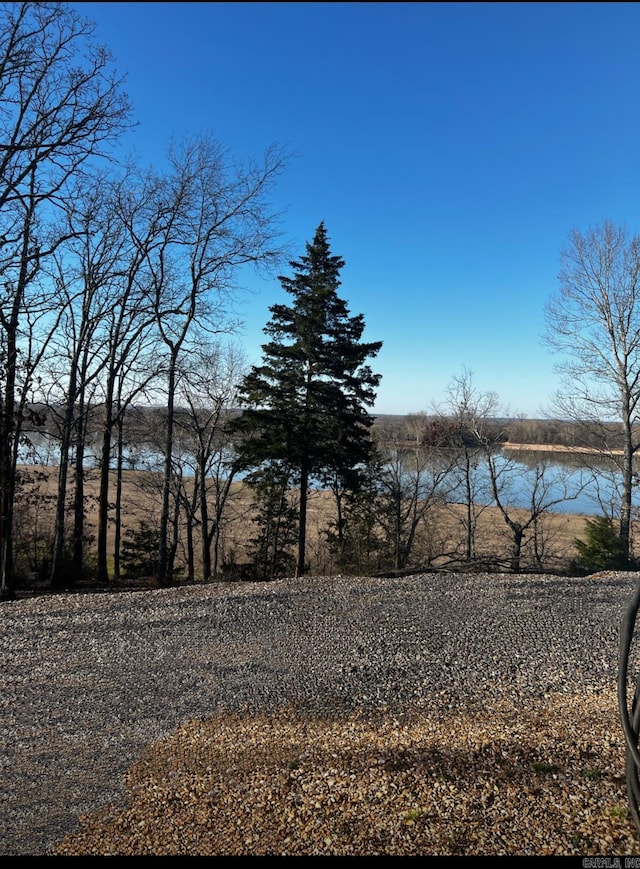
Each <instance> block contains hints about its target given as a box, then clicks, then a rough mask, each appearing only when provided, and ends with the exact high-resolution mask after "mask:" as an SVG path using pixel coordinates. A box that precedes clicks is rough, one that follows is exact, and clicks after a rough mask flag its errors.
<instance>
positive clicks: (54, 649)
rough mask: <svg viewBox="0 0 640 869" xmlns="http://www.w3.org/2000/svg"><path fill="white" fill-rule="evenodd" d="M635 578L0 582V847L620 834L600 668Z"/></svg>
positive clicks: (578, 845)
mask: <svg viewBox="0 0 640 869" xmlns="http://www.w3.org/2000/svg"><path fill="white" fill-rule="evenodd" d="M638 579H639V577H638V575H635V574H623V573H620V574H603V575H599V576H592V577H586V578H559V577H552V576H514V575H486V574H485V575H467V574H453V575H452V574H444V573H440V574H437V573H435V574H422V575H418V576H408V577H403V578H395V579H382V578H376V579H371V578H349V577H310V578H305V579H301V580H294V579H291V580H282V581H277V582H272V583H264V584H253V583H246V584H245V583H235V584H215V585H208V586H190V587H184V588H179V589H167V590H156V591H146V592H129V593H102V594H97V593H96V594H69V595H59V596H55V597H54V596H49V597H44V596H43V597H38V598H34V599H33V600H18V601H9V602H5V603H3V604H2V605H1V606H0V626H1V629H0V630H1V633H0V679H1V680H2V688H3V690H2V692H1V694H0V759H1V763H2V779H1V785H0V788H1V797H2V809H1V810H0V811H1V813H2V816H1V818H0V853H1V854H3V855H55V854H58V855H81V854H93V855H142V854H151V855H164V854H187V855H223V854H247V855H260V854H276V855H285V854H297V855H312V854H332V855H334V854H351V855H364V854H395V855H417V854H421V855H440V854H471V855H477V854H512V855H516V854H531V855H551V854H554V855H569V854H580V855H608V856H620V855H629V854H634V853H637V852H638V851H639V850H640V848H639V844H638V843H639V840H638V836H637V834H636V831H635V827H634V825H633V823H632V821H631V819H630V816H629V812H628V800H627V794H626V787H625V782H624V763H625V745H624V737H623V733H622V729H621V725H620V723H619V717H618V712H617V701H616V678H617V656H618V640H619V628H620V622H621V619H622V616H623V614H624V611H625V609H626V607H627V605H628V602H629V599H630V597H631V595H632V593H633V591H634V589H635V586H636V582H637V581H638ZM639 669H640V664H639V662H638V659H637V656H636V654H635V649H634V652H633V656H632V661H631V673H632V674H634V676H635V674H636V673H637V672H639Z"/></svg>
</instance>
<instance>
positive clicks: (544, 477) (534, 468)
mask: <svg viewBox="0 0 640 869" xmlns="http://www.w3.org/2000/svg"><path fill="white" fill-rule="evenodd" d="M58 449H59V448H58V445H57V443H56V441H55V440H54V439H53V438H49V437H47V436H46V435H38V436H37V437H36V438H32V444H31V446H30V447H29V448H28V449H27V448H24V449H23V450H22V451H21V454H20V459H19V461H20V462H21V463H24V464H42V465H54V466H55V465H57V464H58V462H59V455H58ZM124 458H125V464H124V466H125V469H127V470H152V471H161V470H162V468H163V458H162V455H161V453H159V452H158V451H157V449H155V448H153V447H150V446H147V445H144V444H140V445H130V446H129V447H127V449H126V450H125V453H124ZM495 458H496V462H497V466H498V467H499V468H500V471H501V477H500V480H501V484H503V489H502V493H501V499H502V502H503V503H504V504H505V506H509V507H523V508H525V509H526V508H530V506H531V502H532V493H533V492H534V491H535V488H536V481H537V487H538V492H540V489H541V487H543V488H544V501H545V504H547V505H549V506H548V508H547V509H549V510H550V511H551V512H556V513H577V514H583V515H585V516H595V515H602V514H603V513H607V512H609V511H608V510H607V507H611V506H612V505H613V507H614V509H613V512H614V513H617V509H615V505H616V504H619V497H620V496H619V489H620V481H621V477H620V474H619V473H617V472H616V469H615V467H614V466H613V465H612V464H609V465H608V464H607V463H606V462H602V461H600V462H599V466H598V467H597V469H596V470H595V471H594V470H593V469H588V468H586V467H585V466H584V464H583V462H582V460H581V458H580V457H579V456H565V455H564V454H561V453H552V452H542V451H521V450H509V449H505V450H503V451H500V452H499V453H496V455H495ZM98 463H99V444H97V443H96V444H94V445H93V446H92V445H89V447H88V449H87V454H86V466H87V467H90V468H91V467H97V466H98ZM187 464H188V465H189V466H191V464H192V463H191V462H189V461H187ZM541 472H542V474H541ZM184 473H185V476H189V471H188V470H185V471H184ZM473 473H474V492H475V494H474V500H475V501H476V502H477V503H482V504H493V503H495V502H494V500H493V498H492V496H491V491H490V485H489V472H488V466H487V462H486V461H485V460H483V459H482V458H481V457H477V458H476V461H475V463H474V472H473ZM453 500H463V499H462V498H461V497H455V496H454V498H453ZM633 503H634V507H635V508H636V509H637V510H638V512H639V513H640V485H639V486H638V489H637V490H636V491H635V492H634V496H633Z"/></svg>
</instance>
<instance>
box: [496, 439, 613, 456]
mask: <svg viewBox="0 0 640 869" xmlns="http://www.w3.org/2000/svg"><path fill="white" fill-rule="evenodd" d="M501 446H502V449H505V450H528V451H531V452H537V453H583V454H584V453H587V454H589V453H590V454H591V455H594V456H597V455H600V450H596V449H594V448H593V447H568V446H565V445H563V444H512V443H509V442H506V443H503V444H502V445H501ZM607 454H608V455H616V456H621V455H622V450H607Z"/></svg>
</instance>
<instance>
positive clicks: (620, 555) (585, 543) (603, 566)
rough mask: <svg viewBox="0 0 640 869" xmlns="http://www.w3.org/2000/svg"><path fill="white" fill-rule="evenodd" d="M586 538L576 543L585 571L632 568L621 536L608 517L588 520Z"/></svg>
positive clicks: (580, 561)
mask: <svg viewBox="0 0 640 869" xmlns="http://www.w3.org/2000/svg"><path fill="white" fill-rule="evenodd" d="M585 536H586V538H587V539H586V540H580V539H578V540H575V541H574V543H575V547H576V549H577V551H578V556H579V563H580V564H581V566H582V567H584V568H585V570H587V571H591V572H594V571H596V570H629V569H630V568H631V567H632V563H631V562H630V561H629V559H628V557H627V555H626V553H625V551H624V546H623V544H622V541H621V540H620V535H619V534H618V532H617V531H616V529H615V527H614V524H613V522H612V520H611V519H609V518H608V517H607V516H596V517H595V518H594V519H587V520H586V523H585Z"/></svg>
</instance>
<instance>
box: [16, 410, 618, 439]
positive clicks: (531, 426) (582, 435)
mask: <svg viewBox="0 0 640 869" xmlns="http://www.w3.org/2000/svg"><path fill="white" fill-rule="evenodd" d="M61 411H62V408H59V409H57V410H56V408H55V407H52V406H49V407H46V406H45V405H41V404H35V405H32V406H31V413H30V414H29V415H28V416H29V418H30V420H31V425H30V426H25V428H26V429H27V430H31V431H40V432H43V433H44V432H46V433H48V434H51V435H54V436H55V435H57V434H58V432H59V419H60V416H61ZM206 412H207V411H206V410H204V409H203V411H202V413H203V416H204V415H205V414H206ZM103 413H104V409H103V406H102V405H95V406H94V407H93V408H89V409H88V410H87V412H86V415H87V435H88V436H89V437H91V435H92V434H96V435H97V434H98V433H99V432H100V426H101V424H102V418H103ZM175 413H176V416H177V417H179V416H180V415H181V410H180V408H178V409H176V411H175ZM184 413H185V414H186V413H187V411H184ZM239 413H241V411H240V410H238V409H236V408H231V409H229V410H227V414H228V416H229V417H233V416H236V415H237V414H239ZM373 416H374V418H375V421H374V425H373V433H374V434H375V433H376V432H377V431H378V432H379V431H380V429H381V428H384V430H385V432H390V431H393V429H394V428H395V426H396V425H397V427H398V429H399V430H400V429H404V427H405V423H406V421H407V418H412V419H413V420H414V421H419V422H420V426H418V427H416V426H413V427H412V428H413V429H414V430H416V428H417V429H418V430H420V429H422V430H423V435H422V439H423V441H424V442H425V443H427V442H431V441H432V440H433V431H434V428H438V429H440V430H441V429H442V427H443V426H446V422H447V418H446V417H441V416H436V415H433V414H427V413H414V414H406V415H402V414H378V415H376V414H373ZM162 417H163V408H162V407H144V406H135V407H130V408H128V409H127V412H126V416H125V421H124V429H125V431H126V434H127V438H128V439H129V440H130V441H132V442H136V441H138V440H142V441H143V440H145V439H146V437H147V435H148V433H149V431H150V430H152V431H153V430H155V429H156V427H157V425H158V423H159V422H160V421H161V420H162ZM483 431H484V433H485V434H486V435H487V436H488V437H489V438H490V439H491V440H492V442H493V443H496V444H498V443H512V444H540V445H543V444H551V445H555V446H565V447H594V448H598V449H601V448H602V444H603V442H605V441H606V443H607V446H608V447H609V448H610V449H611V450H615V449H620V448H622V445H623V435H622V429H621V426H620V425H619V424H618V423H614V422H611V423H605V424H602V423H600V424H598V425H597V426H596V425H594V423H593V422H590V421H585V422H584V423H577V422H573V421H568V420H559V419H528V418H522V417H517V418H507V419H495V420H485V421H484V423H483ZM603 435H604V437H603ZM469 441H470V442H471V441H473V436H472V435H471V434H470V435H469Z"/></svg>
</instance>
